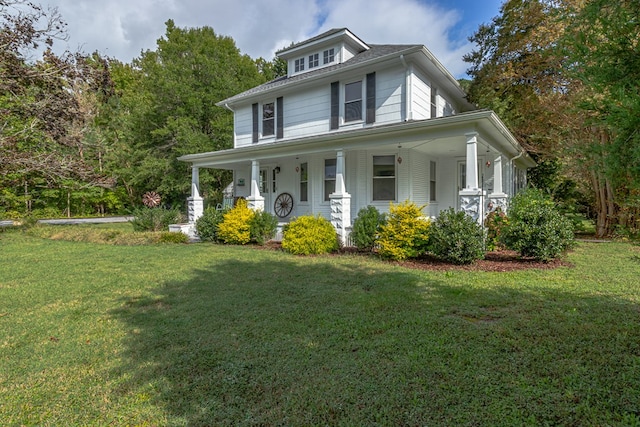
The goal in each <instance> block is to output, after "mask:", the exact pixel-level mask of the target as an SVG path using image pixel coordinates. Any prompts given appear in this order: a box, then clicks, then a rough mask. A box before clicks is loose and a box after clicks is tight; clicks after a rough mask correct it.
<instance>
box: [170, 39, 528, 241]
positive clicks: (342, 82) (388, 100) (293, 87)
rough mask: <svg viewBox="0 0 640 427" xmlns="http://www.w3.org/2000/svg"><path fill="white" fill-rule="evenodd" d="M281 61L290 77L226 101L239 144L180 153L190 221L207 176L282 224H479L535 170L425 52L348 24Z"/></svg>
mask: <svg viewBox="0 0 640 427" xmlns="http://www.w3.org/2000/svg"><path fill="white" fill-rule="evenodd" d="M277 55H278V56H279V57H280V58H282V59H283V60H286V61H287V63H288V75H287V76H286V77H281V78H278V79H276V80H274V81H271V82H269V83H266V84H263V85H260V86H257V87H255V88H253V89H250V90H248V91H246V92H243V93H240V94H237V95H235V96H233V97H231V98H228V99H225V100H223V101H220V102H219V103H218V104H217V105H218V106H220V107H223V108H228V109H229V110H231V111H233V113H234V147H233V148H232V149H229V150H222V151H216V152H210V153H196V154H190V155H186V156H183V157H180V160H182V161H185V162H188V163H190V164H191V165H192V168H193V169H192V171H193V173H192V180H193V185H192V194H191V197H190V198H189V217H190V218H189V220H190V222H191V223H193V222H195V219H197V217H198V216H199V215H201V212H202V199H201V198H200V195H199V182H198V171H199V169H200V168H216V169H227V170H231V171H233V191H234V196H235V197H243V198H246V199H247V201H248V203H249V206H250V207H252V208H254V209H264V210H267V211H268V212H271V213H273V214H275V215H277V216H278V217H279V219H280V220H281V221H282V222H286V221H288V220H290V219H291V218H294V217H297V216H300V215H306V214H313V215H317V214H320V215H323V216H325V217H326V218H327V219H329V220H331V222H332V223H333V225H334V226H335V227H336V230H337V232H338V234H339V235H340V236H341V237H342V238H343V239H346V237H347V235H348V233H349V229H350V226H351V223H352V221H353V219H354V218H355V217H356V215H357V213H358V211H359V210H360V209H361V208H363V207H366V206H368V205H373V206H375V207H377V208H378V209H379V210H380V211H383V212H385V211H388V209H389V206H390V202H394V203H400V202H403V201H405V200H411V201H413V202H415V203H416V204H418V205H426V208H425V209H424V211H425V215H429V216H437V215H438V213H439V212H440V211H442V210H444V209H447V208H449V207H454V208H456V209H462V210H465V211H466V212H467V213H469V214H470V215H472V216H473V217H474V218H476V219H478V220H479V221H480V220H482V218H483V216H484V215H485V213H486V212H488V211H490V210H491V209H495V208H496V207H502V208H505V207H506V202H507V199H508V198H509V197H510V196H511V195H513V194H514V192H516V191H517V190H518V189H519V188H521V187H523V186H524V184H525V180H526V170H527V168H529V167H532V166H534V165H535V163H534V162H533V160H532V159H531V158H530V157H529V155H528V154H527V153H526V152H525V150H524V149H523V148H522V147H521V146H520V145H519V144H518V142H517V141H516V139H515V138H514V136H513V135H512V134H511V133H510V131H509V130H508V129H507V128H506V126H505V125H504V124H503V123H502V121H500V119H499V118H498V117H497V116H496V114H495V113H493V112H492V111H486V110H477V109H476V108H474V106H473V105H471V104H470V103H469V102H468V101H467V100H466V98H465V93H464V92H463V90H462V89H461V87H460V86H459V84H458V82H457V81H456V80H455V78H454V77H453V76H452V75H451V74H450V73H449V72H448V71H447V70H446V69H445V68H444V67H443V66H442V64H441V63H440V62H439V61H438V60H437V59H436V58H435V57H434V56H433V55H432V54H431V52H429V50H427V49H426V48H425V47H424V46H422V45H373V44H367V43H365V42H364V41H363V40H361V39H359V38H358V37H357V36H356V35H354V34H353V33H351V32H350V31H349V30H348V29H346V28H340V29H334V30H330V31H327V32H325V33H323V34H320V35H318V36H316V37H313V38H311V39H309V40H306V41H304V42H301V43H297V44H294V45H292V46H290V47H288V48H286V49H284V50H281V51H279V52H277Z"/></svg>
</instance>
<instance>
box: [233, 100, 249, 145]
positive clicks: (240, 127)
mask: <svg viewBox="0 0 640 427" xmlns="http://www.w3.org/2000/svg"><path fill="white" fill-rule="evenodd" d="M234 117H235V119H234V121H235V135H236V141H235V147H236V148H238V147H243V146H245V145H251V133H252V130H253V122H252V118H251V105H249V106H248V107H243V108H239V109H237V110H235V112H234Z"/></svg>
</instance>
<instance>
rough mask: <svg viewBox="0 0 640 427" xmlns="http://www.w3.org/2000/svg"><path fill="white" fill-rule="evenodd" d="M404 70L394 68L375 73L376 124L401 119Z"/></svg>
mask: <svg viewBox="0 0 640 427" xmlns="http://www.w3.org/2000/svg"><path fill="white" fill-rule="evenodd" d="M404 83H405V75H404V70H403V69H402V68H394V69H390V70H384V71H381V72H378V73H376V124H386V123H395V122H399V121H401V120H402V103H403V86H404Z"/></svg>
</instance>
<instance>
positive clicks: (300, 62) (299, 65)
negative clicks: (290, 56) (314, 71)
mask: <svg viewBox="0 0 640 427" xmlns="http://www.w3.org/2000/svg"><path fill="white" fill-rule="evenodd" d="M294 69H295V70H296V71H295V72H296V73H299V72H300V71H304V58H298V59H296V60H295V64H294Z"/></svg>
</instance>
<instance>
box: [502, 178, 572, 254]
mask: <svg viewBox="0 0 640 427" xmlns="http://www.w3.org/2000/svg"><path fill="white" fill-rule="evenodd" d="M508 218H509V222H508V225H507V226H506V227H505V229H504V233H503V234H502V235H501V241H502V242H503V243H504V244H505V246H506V247H508V248H509V249H513V250H515V251H518V252H519V253H520V255H521V256H525V257H533V258H535V259H537V260H539V261H549V260H551V259H553V258H556V257H558V256H559V255H560V254H561V253H562V252H564V251H566V250H567V249H569V248H570V247H571V246H572V245H573V243H574V238H573V226H572V225H571V222H570V221H569V220H568V219H566V218H565V217H564V216H562V215H561V214H560V212H559V211H558V209H557V208H556V206H555V204H554V203H553V201H552V200H551V199H550V198H549V197H547V196H545V195H544V194H543V193H542V192H541V191H539V190H535V189H528V190H526V191H523V192H520V193H518V194H517V195H516V196H515V197H514V198H513V199H511V202H510V204H509V212H508Z"/></svg>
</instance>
